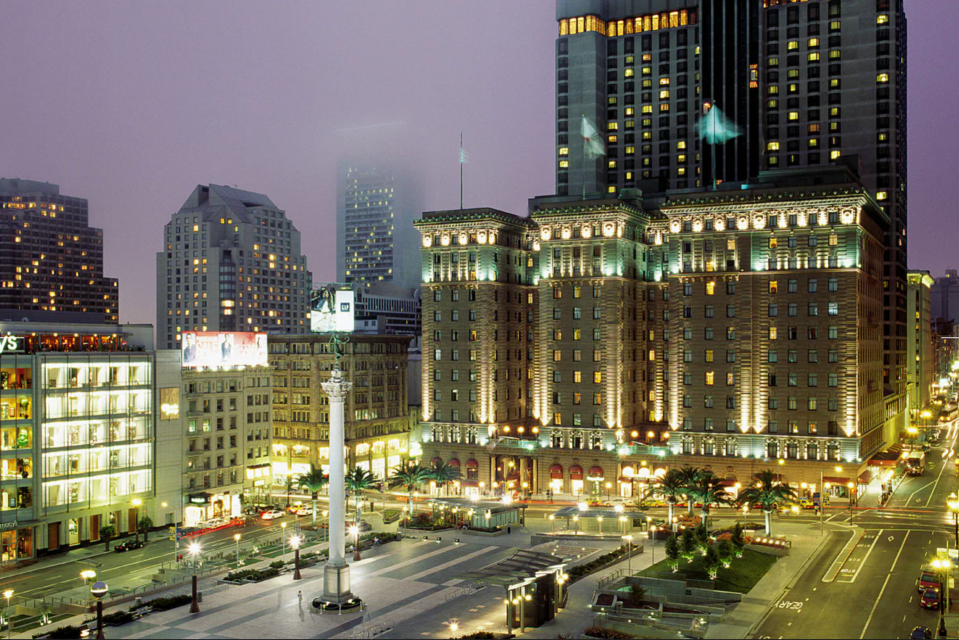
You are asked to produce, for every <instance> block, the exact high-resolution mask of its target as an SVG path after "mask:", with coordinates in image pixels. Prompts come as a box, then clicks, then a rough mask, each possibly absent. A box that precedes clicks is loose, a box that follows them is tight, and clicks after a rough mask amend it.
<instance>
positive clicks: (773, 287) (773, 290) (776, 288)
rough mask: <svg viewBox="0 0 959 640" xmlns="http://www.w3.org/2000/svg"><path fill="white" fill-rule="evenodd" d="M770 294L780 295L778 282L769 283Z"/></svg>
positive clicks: (771, 281)
mask: <svg viewBox="0 0 959 640" xmlns="http://www.w3.org/2000/svg"><path fill="white" fill-rule="evenodd" d="M769 293H779V282H777V281H776V280H770V281H769Z"/></svg>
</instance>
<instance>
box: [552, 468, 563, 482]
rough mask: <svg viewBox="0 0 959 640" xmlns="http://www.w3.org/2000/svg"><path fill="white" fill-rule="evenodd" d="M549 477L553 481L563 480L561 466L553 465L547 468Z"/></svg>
mask: <svg viewBox="0 0 959 640" xmlns="http://www.w3.org/2000/svg"><path fill="white" fill-rule="evenodd" d="M549 477H550V478H552V479H553V480H562V479H563V465H561V464H554V465H553V466H551V467H550V468H549Z"/></svg>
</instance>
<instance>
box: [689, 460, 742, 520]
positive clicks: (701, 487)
mask: <svg viewBox="0 0 959 640" xmlns="http://www.w3.org/2000/svg"><path fill="white" fill-rule="evenodd" d="M719 482H720V480H719V478H717V477H716V474H714V473H713V472H711V471H703V472H701V473H700V474H698V475H697V476H696V479H695V481H693V483H692V484H691V485H690V486H689V488H688V491H689V499H690V503H692V502H693V501H694V500H695V501H696V502H699V503H700V504H702V507H701V509H702V516H703V526H707V521H708V520H709V508H710V507H711V506H712V505H720V504H730V503H731V502H732V498H731V497H730V495H729V493H728V492H727V491H726V490H725V489H723V488H722V487H721V486H719Z"/></svg>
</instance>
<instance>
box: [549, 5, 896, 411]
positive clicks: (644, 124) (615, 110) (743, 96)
mask: <svg viewBox="0 0 959 640" xmlns="http://www.w3.org/2000/svg"><path fill="white" fill-rule="evenodd" d="M556 17H557V20H558V23H559V37H558V39H557V41H556V61H557V71H556V72H557V78H556V83H557V85H556V86H557V104H556V110H557V111H556V115H557V120H556V123H557V125H556V135H557V140H556V148H557V156H556V157H557V172H556V188H557V193H559V194H562V195H571V196H575V195H578V194H580V193H583V192H585V193H595V192H602V193H610V194H613V193H618V192H619V191H620V190H622V189H627V188H635V187H640V188H643V189H645V190H647V191H649V190H651V189H652V190H658V189H662V188H668V189H685V188H695V187H709V186H711V185H712V184H713V182H714V179H715V180H720V181H743V180H750V179H754V178H755V177H756V176H757V174H758V172H759V171H760V170H763V169H775V168H779V167H782V168H793V167H806V166H809V167H816V166H824V165H828V164H830V163H835V162H837V161H839V159H840V158H841V157H842V156H853V155H857V156H859V157H860V159H861V161H862V163H863V166H862V170H861V171H860V175H861V179H862V181H863V184H864V185H865V186H866V187H867V189H869V191H870V193H872V194H873V196H874V197H875V198H876V199H877V200H878V201H879V204H880V205H881V207H882V209H883V211H884V212H885V213H886V215H887V216H888V217H889V218H890V219H891V220H892V222H893V224H892V225H891V227H890V229H889V235H888V237H887V238H886V239H885V241H884V242H885V245H886V255H885V260H886V266H885V278H886V280H887V281H888V282H889V285H888V288H887V289H886V291H885V294H884V296H885V301H884V304H885V306H886V315H887V317H888V320H887V324H886V326H885V329H884V339H883V341H884V350H885V353H886V358H885V368H884V377H883V386H884V390H885V393H886V397H887V401H888V405H889V406H888V407H887V409H888V411H889V412H890V413H891V414H895V415H902V414H904V411H905V382H906V370H905V348H906V347H905V338H906V317H905V305H906V301H905V290H906V232H905V230H906V223H907V215H906V204H907V190H906V178H907V171H906V131H907V128H906V54H907V46H906V45H907V43H906V17H905V13H904V11H903V2H902V0H878V1H877V0H844V1H842V2H840V1H839V0H829V1H828V2H827V1H825V0H823V1H809V2H786V0H764V1H763V2H760V0H672V1H667V0H649V1H647V2H641V3H638V2H626V1H617V0H558V2H557V12H556ZM711 106H718V107H719V108H720V109H721V110H722V112H723V113H724V114H725V116H726V117H727V118H728V119H729V120H731V121H732V122H733V123H734V124H735V125H736V127H737V128H738V129H739V131H740V132H741V134H742V135H740V136H739V137H737V138H734V139H732V140H731V141H729V142H727V143H726V144H724V145H709V144H705V143H704V142H703V141H701V140H700V139H699V137H698V136H697V134H696V125H697V122H699V121H700V120H701V118H702V116H703V114H705V113H706V111H707V109H708V107H711ZM583 116H585V117H586V118H587V119H589V120H590V121H591V122H593V123H595V127H596V129H597V130H598V131H599V132H600V133H601V134H603V135H604V136H605V143H606V155H605V156H599V157H595V158H592V159H587V158H585V157H584V149H585V146H584V145H583V144H582V138H581V136H580V132H581V130H582V129H581V120H582V117H583ZM714 158H715V165H716V170H715V171H714V170H713V165H714ZM584 167H585V172H584ZM584 175H585V180H584ZM649 180H655V181H656V182H655V183H650V182H645V183H644V181H649Z"/></svg>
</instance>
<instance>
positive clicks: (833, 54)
mask: <svg viewBox="0 0 959 640" xmlns="http://www.w3.org/2000/svg"><path fill="white" fill-rule="evenodd" d="M810 55H812V54H810ZM840 58H842V51H840V50H839V49H833V50H832V51H830V52H829V59H830V60H839V59H840Z"/></svg>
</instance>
